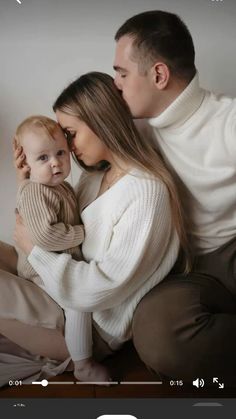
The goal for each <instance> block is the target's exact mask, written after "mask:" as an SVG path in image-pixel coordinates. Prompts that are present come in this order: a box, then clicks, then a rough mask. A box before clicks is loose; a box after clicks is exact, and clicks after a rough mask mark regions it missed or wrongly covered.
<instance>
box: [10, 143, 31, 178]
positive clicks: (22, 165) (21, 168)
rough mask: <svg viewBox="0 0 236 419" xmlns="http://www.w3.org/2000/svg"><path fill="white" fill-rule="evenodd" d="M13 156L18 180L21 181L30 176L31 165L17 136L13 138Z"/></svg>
mask: <svg viewBox="0 0 236 419" xmlns="http://www.w3.org/2000/svg"><path fill="white" fill-rule="evenodd" d="M13 157H14V160H13V163H14V166H15V169H16V176H17V181H18V182H19V183H20V182H22V181H23V180H25V179H28V178H29V177H30V167H29V166H28V165H27V163H26V159H25V154H24V151H23V148H22V147H21V146H18V145H17V142H16V139H15V138H13Z"/></svg>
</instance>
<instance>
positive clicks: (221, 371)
mask: <svg viewBox="0 0 236 419" xmlns="http://www.w3.org/2000/svg"><path fill="white" fill-rule="evenodd" d="M133 337H134V344H135V347H136V349H137V351H138V353H139V355H140V357H141V359H142V360H143V361H144V362H145V363H146V365H148V366H149V367H150V368H151V369H153V370H154V371H156V372H158V373H160V374H162V375H163V376H167V377H173V378H179V379H181V378H182V379H184V380H192V379H196V377H202V378H204V377H206V378H208V377H209V378H211V377H219V378H221V379H224V378H230V377H231V378H235V377H236V238H234V239H233V240H231V241H230V242H228V243H226V244H225V245H224V246H222V247H220V248H218V249H217V250H216V251H214V252H212V253H209V254H206V255H202V256H199V257H198V258H197V259H196V262H195V264H194V268H193V271H192V272H191V273H190V274H188V275H187V276H183V275H180V274H175V273H174V272H171V274H170V275H169V276H168V277H167V278H166V279H165V280H164V281H163V282H162V283H161V284H159V285H157V286H156V287H155V288H153V289H152V290H151V291H150V292H149V293H148V294H147V295H146V296H145V297H144V298H143V299H142V301H141V302H140V303H139V305H138V307H137V309H136V312H135V316H134V321H133ZM232 382H233V381H232Z"/></svg>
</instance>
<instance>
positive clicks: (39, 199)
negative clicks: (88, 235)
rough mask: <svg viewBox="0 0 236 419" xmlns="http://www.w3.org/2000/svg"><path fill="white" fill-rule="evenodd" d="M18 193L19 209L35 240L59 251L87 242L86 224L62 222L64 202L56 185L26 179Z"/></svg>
mask: <svg viewBox="0 0 236 419" xmlns="http://www.w3.org/2000/svg"><path fill="white" fill-rule="evenodd" d="M18 196H19V198H18V205H17V206H18V210H19V212H20V215H21V216H22V217H23V220H24V223H25V225H26V226H27V228H28V229H29V231H30V235H31V238H32V241H33V243H34V244H36V245H38V246H40V247H42V248H43V249H45V250H48V251H55V252H57V251H63V250H66V249H70V248H73V247H76V246H78V245H80V244H81V243H82V242H83V240H84V228H83V225H75V226H72V225H70V224H65V223H63V222H58V214H59V210H60V203H59V199H58V196H57V194H56V193H55V192H54V190H53V188H49V187H45V186H44V185H41V184H39V183H34V182H25V184H24V185H21V187H20V190H19V195H18Z"/></svg>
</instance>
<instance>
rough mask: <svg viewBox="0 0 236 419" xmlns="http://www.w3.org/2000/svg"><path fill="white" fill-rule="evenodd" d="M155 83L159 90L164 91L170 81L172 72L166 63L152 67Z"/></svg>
mask: <svg viewBox="0 0 236 419" xmlns="http://www.w3.org/2000/svg"><path fill="white" fill-rule="evenodd" d="M152 72H153V81H154V83H155V85H156V87H157V89H158V90H164V89H165V88H166V86H167V84H168V82H169V79H170V70H169V68H168V66H167V65H166V64H165V63H162V62H157V63H155V64H154V66H153V67H152Z"/></svg>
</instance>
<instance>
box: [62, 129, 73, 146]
mask: <svg viewBox="0 0 236 419" xmlns="http://www.w3.org/2000/svg"><path fill="white" fill-rule="evenodd" d="M64 133H65V137H66V139H67V141H68V142H69V143H70V142H71V141H72V140H73V138H74V137H75V135H76V132H75V131H67V130H65V131H64Z"/></svg>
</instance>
